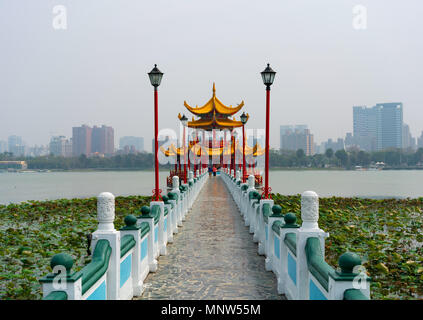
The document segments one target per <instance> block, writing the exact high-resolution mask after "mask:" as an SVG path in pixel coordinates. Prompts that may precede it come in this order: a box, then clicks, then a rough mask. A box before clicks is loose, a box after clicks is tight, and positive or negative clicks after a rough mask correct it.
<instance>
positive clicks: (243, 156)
mask: <svg viewBox="0 0 423 320" xmlns="http://www.w3.org/2000/svg"><path fill="white" fill-rule="evenodd" d="M242 166H243V168H242V182H244V183H245V176H246V171H245V170H246V169H245V129H244V125H242Z"/></svg>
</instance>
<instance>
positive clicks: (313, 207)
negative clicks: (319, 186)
mask: <svg viewBox="0 0 423 320" xmlns="http://www.w3.org/2000/svg"><path fill="white" fill-rule="evenodd" d="M301 219H302V220H303V223H302V227H303V228H306V229H316V228H319V225H318V221H319V196H318V195H317V193H316V192H314V191H305V192H303V193H302V195H301Z"/></svg>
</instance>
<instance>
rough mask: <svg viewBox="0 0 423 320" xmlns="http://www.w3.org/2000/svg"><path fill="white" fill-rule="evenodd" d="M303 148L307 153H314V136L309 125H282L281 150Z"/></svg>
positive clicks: (308, 154)
mask: <svg viewBox="0 0 423 320" xmlns="http://www.w3.org/2000/svg"><path fill="white" fill-rule="evenodd" d="M299 149H302V150H303V151H304V153H305V155H307V156H310V155H313V154H314V138H313V134H311V132H310V129H308V126H307V125H303V124H301V125H282V126H280V150H293V151H296V150H299Z"/></svg>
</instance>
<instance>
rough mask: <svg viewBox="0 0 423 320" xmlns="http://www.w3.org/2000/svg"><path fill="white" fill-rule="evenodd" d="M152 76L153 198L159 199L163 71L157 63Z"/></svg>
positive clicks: (150, 74)
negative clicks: (159, 135) (159, 98)
mask: <svg viewBox="0 0 423 320" xmlns="http://www.w3.org/2000/svg"><path fill="white" fill-rule="evenodd" d="M148 77H149V78H150V82H151V85H152V86H153V87H154V159H155V161H154V174H155V176H154V177H155V189H154V190H153V200H154V201H159V200H160V198H161V196H160V193H161V190H160V188H159V156H158V154H159V153H158V151H159V150H158V149H159V142H158V140H157V139H158V133H159V128H158V127H159V119H158V118H159V114H158V92H157V87H158V86H159V85H160V82H161V81H162V77H163V73H162V72H161V71H160V70H159V69H158V68H157V64H155V65H154V68H153V70H151V71H150V72H149V73H148Z"/></svg>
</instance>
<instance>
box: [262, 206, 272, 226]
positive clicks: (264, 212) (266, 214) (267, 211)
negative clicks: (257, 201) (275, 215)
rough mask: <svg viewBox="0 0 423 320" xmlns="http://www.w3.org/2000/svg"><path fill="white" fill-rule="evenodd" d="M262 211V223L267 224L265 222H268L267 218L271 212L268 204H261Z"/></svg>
mask: <svg viewBox="0 0 423 320" xmlns="http://www.w3.org/2000/svg"><path fill="white" fill-rule="evenodd" d="M262 211H263V219H264V222H266V223H267V221H268V220H269V216H270V215H271V214H272V210H271V209H270V205H269V204H268V203H265V204H263V207H262Z"/></svg>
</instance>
